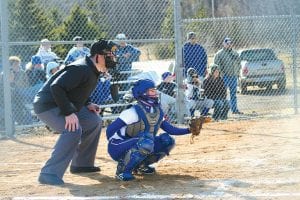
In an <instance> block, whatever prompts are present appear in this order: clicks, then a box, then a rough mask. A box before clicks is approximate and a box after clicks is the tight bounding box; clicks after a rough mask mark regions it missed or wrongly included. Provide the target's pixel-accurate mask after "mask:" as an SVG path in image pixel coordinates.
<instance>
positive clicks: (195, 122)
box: [189, 116, 206, 143]
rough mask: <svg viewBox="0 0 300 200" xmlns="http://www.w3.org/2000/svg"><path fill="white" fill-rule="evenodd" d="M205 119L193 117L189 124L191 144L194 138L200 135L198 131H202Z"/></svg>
mask: <svg viewBox="0 0 300 200" xmlns="http://www.w3.org/2000/svg"><path fill="white" fill-rule="evenodd" d="M205 119H206V117H204V116H200V117H193V118H192V119H191V121H190V123H189V128H190V132H191V133H192V136H191V141H190V142H191V143H193V142H194V137H195V136H197V135H199V134H200V131H201V129H202V125H203V123H205V121H206V120H205Z"/></svg>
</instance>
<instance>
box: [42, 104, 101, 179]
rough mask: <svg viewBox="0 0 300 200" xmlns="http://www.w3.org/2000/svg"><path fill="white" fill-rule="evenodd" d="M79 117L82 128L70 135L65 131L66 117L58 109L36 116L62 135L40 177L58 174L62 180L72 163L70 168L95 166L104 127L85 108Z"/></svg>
mask: <svg viewBox="0 0 300 200" xmlns="http://www.w3.org/2000/svg"><path fill="white" fill-rule="evenodd" d="M76 115H77V117H78V119H79V128H78V130H76V131H75V132H70V131H68V130H66V129H65V116H63V115H60V110H59V109H58V108H54V109H51V110H48V111H46V112H43V113H40V114H37V116H38V118H39V119H40V120H42V121H43V122H44V123H46V124H47V125H48V126H50V127H51V128H52V129H53V130H55V131H57V132H59V133H61V135H60V137H59V139H58V140H57V142H56V144H55V146H54V150H53V152H52V154H51V157H50V159H49V160H48V161H47V162H46V164H45V166H44V167H43V168H42V170H41V173H47V174H55V175H56V176H58V177H59V178H62V177H63V175H64V173H65V171H66V169H67V167H68V165H69V163H70V161H71V160H72V163H71V166H75V167H91V166H94V161H95V157H96V151H97V147H98V142H99V137H100V133H101V127H102V121H101V118H100V117H99V116H98V115H97V114H95V113H93V112H91V111H89V110H88V109H87V108H86V107H83V108H82V109H81V110H80V111H79V112H78V113H76Z"/></svg>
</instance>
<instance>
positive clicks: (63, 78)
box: [34, 39, 116, 185]
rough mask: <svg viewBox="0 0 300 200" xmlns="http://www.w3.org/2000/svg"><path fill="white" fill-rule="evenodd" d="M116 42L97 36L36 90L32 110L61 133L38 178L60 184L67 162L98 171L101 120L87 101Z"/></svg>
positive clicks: (96, 108) (111, 63) (111, 61)
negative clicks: (80, 54) (88, 48)
mask: <svg viewBox="0 0 300 200" xmlns="http://www.w3.org/2000/svg"><path fill="white" fill-rule="evenodd" d="M115 48H116V45H115V44H114V43H113V42H111V41H107V40H103V39H101V40H99V41H97V42H94V43H93V44H92V46H91V55H90V56H89V57H88V56H86V57H85V58H82V59H80V60H78V61H77V62H74V63H73V64H70V65H68V66H66V67H65V68H63V69H61V70H60V71H58V72H57V73H55V74H54V75H53V76H52V77H51V78H50V79H49V80H48V81H47V82H46V83H45V84H44V86H43V87H42V89H41V90H39V92H38V93H37V95H36V96H35V99H34V111H35V113H36V115H37V117H38V118H39V119H40V120H42V121H43V122H44V123H46V125H48V126H49V127H50V128H51V129H52V130H54V131H56V132H59V133H61V134H60V137H59V139H58V140H57V142H56V145H55V147H54V151H53V152H52V154H51V157H50V158H49V160H48V161H47V162H46V164H45V165H44V167H43V168H42V170H41V173H40V176H39V182H40V183H42V184H49V185H62V184H64V181H63V179H62V178H63V175H64V173H65V171H66V169H67V167H68V166H69V163H70V162H71V166H70V168H71V170H70V171H71V173H75V174H76V173H84V172H98V171H100V168H99V167H96V166H94V161H95V156H96V152H97V147H98V141H99V138H100V133H101V127H102V122H101V118H100V117H99V112H100V109H99V106H98V105H97V104H94V103H92V102H91V101H89V96H90V95H91V92H92V91H93V90H94V88H95V87H96V85H97V82H98V78H99V76H100V74H101V73H106V72H107V70H108V68H113V67H115V66H116V62H115V57H114V54H113V52H112V51H114V50H115Z"/></svg>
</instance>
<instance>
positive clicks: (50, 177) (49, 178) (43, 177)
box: [39, 173, 64, 185]
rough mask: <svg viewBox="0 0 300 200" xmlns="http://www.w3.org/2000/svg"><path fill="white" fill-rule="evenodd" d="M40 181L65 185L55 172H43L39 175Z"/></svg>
mask: <svg viewBox="0 0 300 200" xmlns="http://www.w3.org/2000/svg"><path fill="white" fill-rule="evenodd" d="M39 182H40V183H41V184H47V185H63V184H64V181H63V180H62V179H61V178H59V177H57V176H56V175H55V174H46V173H41V174H40V176H39Z"/></svg>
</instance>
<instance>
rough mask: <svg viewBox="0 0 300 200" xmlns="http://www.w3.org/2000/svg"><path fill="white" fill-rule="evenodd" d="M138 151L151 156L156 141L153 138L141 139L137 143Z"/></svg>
mask: <svg viewBox="0 0 300 200" xmlns="http://www.w3.org/2000/svg"><path fill="white" fill-rule="evenodd" d="M137 149H138V151H139V152H141V153H142V154H145V155H149V154H151V153H152V152H153V151H154V141H153V139H151V138H140V139H139V141H138V142H137Z"/></svg>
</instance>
